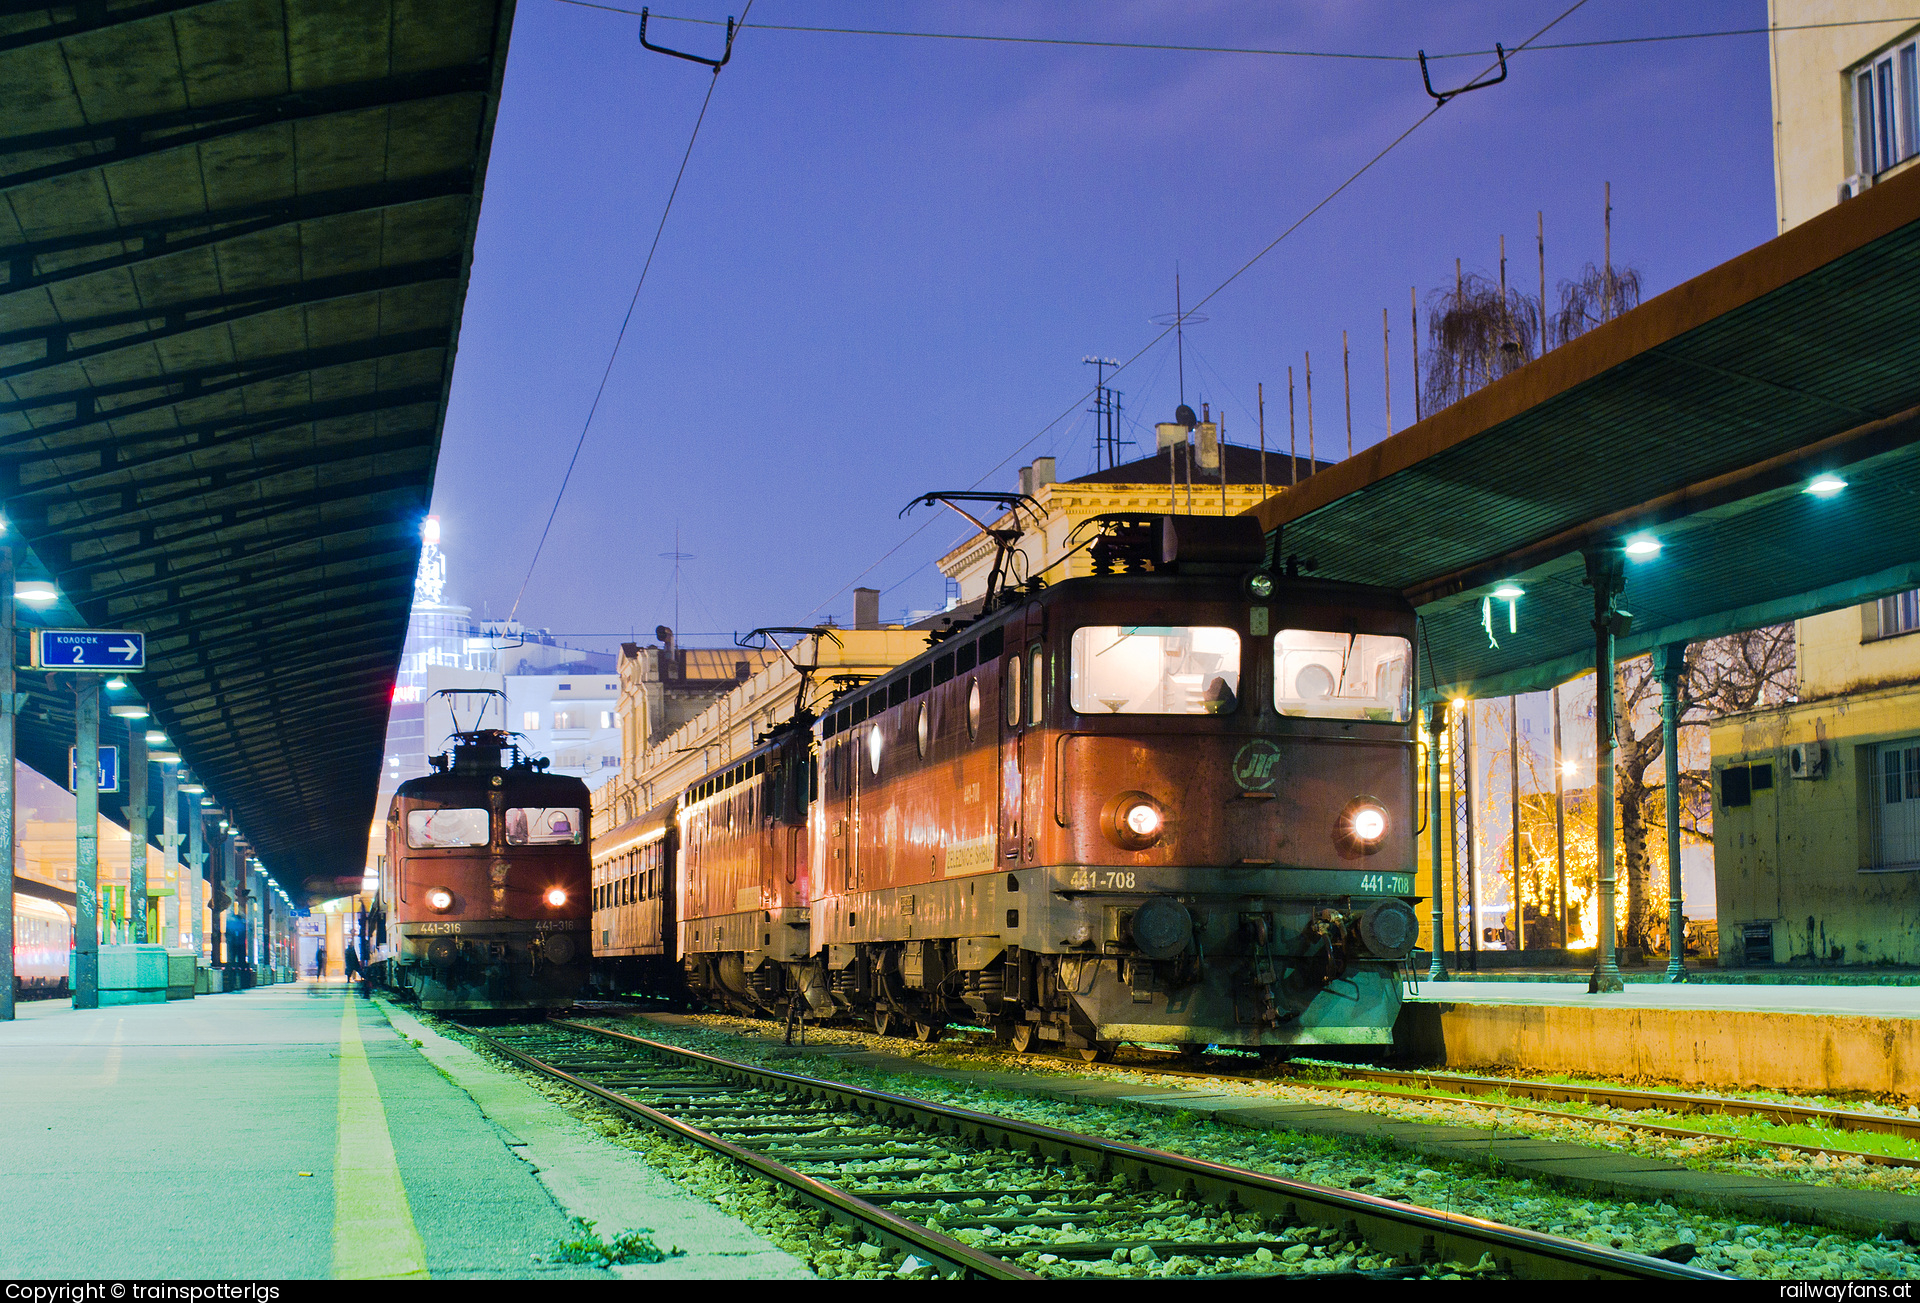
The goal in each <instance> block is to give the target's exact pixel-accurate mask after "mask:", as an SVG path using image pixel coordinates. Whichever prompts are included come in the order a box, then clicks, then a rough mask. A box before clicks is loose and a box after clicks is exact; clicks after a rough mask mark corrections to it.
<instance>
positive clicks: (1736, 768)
mask: <svg viewBox="0 0 1920 1303" xmlns="http://www.w3.org/2000/svg"><path fill="white" fill-rule="evenodd" d="M1772 786H1773V766H1772V765H1728V766H1727V767H1726V768H1725V769H1722V770H1721V771H1720V808H1721V809H1723V810H1732V809H1736V808H1738V807H1740V806H1743V805H1752V804H1753V794H1754V793H1755V792H1764V791H1767V790H1769V789H1770V788H1772Z"/></svg>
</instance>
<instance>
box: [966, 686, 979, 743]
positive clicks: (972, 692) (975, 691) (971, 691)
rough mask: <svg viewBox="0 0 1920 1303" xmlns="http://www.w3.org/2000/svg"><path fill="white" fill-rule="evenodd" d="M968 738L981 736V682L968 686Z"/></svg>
mask: <svg viewBox="0 0 1920 1303" xmlns="http://www.w3.org/2000/svg"><path fill="white" fill-rule="evenodd" d="M967 736H968V737H970V738H975V737H979V736H980V680H979V679H974V680H972V681H970V682H969V683H968V684H967Z"/></svg>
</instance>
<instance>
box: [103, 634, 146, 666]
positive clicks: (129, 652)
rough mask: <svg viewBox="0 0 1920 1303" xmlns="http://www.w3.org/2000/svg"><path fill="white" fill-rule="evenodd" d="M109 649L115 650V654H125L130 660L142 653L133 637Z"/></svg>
mask: <svg viewBox="0 0 1920 1303" xmlns="http://www.w3.org/2000/svg"><path fill="white" fill-rule="evenodd" d="M107 650H108V651H111V652H113V653H114V654H115V655H118V656H124V657H126V658H127V659H128V660H129V661H131V660H132V659H133V658H134V657H136V656H138V655H139V654H140V649H139V648H138V647H136V646H135V645H134V642H133V639H131V638H129V639H127V640H126V641H125V642H123V643H121V644H120V645H119V646H118V647H109V648H108V649H107Z"/></svg>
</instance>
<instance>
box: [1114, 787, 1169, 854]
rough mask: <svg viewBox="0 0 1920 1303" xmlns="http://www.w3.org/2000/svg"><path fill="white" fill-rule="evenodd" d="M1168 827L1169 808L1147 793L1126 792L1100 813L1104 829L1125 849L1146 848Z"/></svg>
mask: <svg viewBox="0 0 1920 1303" xmlns="http://www.w3.org/2000/svg"><path fill="white" fill-rule="evenodd" d="M1166 830H1167V812H1166V810H1165V809H1164V808H1162V806H1161V804H1160V802H1158V801H1156V800H1154V799H1153V798H1152V797H1151V796H1148V795H1147V794H1146V793H1145V792H1122V793H1120V795H1118V796H1116V797H1114V798H1113V799H1112V800H1110V801H1108V802H1107V805H1106V808H1105V809H1104V810H1102V811H1101V812H1100V831H1102V832H1103V833H1105V834H1106V836H1107V840H1108V841H1110V842H1112V843H1113V844H1114V845H1115V846H1118V847H1120V848H1121V849H1122V850H1129V851H1143V850H1145V849H1147V847H1149V846H1152V845H1153V844H1154V843H1155V842H1157V841H1159V840H1160V838H1161V836H1162V835H1163V834H1164V833H1165V832H1166Z"/></svg>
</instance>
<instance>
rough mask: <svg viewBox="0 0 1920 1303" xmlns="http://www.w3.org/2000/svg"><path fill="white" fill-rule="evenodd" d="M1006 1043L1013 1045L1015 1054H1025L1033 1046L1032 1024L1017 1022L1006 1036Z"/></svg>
mask: <svg viewBox="0 0 1920 1303" xmlns="http://www.w3.org/2000/svg"><path fill="white" fill-rule="evenodd" d="M1007 1044H1009V1045H1011V1046H1013V1048H1014V1052H1015V1053H1016V1054H1025V1053H1027V1052H1028V1051H1029V1050H1031V1049H1032V1048H1033V1024H1032V1023H1030V1022H1017V1023H1015V1024H1014V1025H1013V1032H1012V1034H1011V1035H1009V1036H1008V1037H1007Z"/></svg>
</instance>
